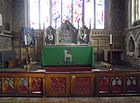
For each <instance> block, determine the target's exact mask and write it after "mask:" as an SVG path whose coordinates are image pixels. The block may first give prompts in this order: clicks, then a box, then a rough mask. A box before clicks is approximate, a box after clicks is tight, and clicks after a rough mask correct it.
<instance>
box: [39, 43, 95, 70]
mask: <svg viewBox="0 0 140 103" xmlns="http://www.w3.org/2000/svg"><path fill="white" fill-rule="evenodd" d="M41 65H42V66H43V67H50V66H86V67H92V68H94V67H95V64H94V49H93V47H91V46H62V45H60V46H48V47H44V48H42V59H41Z"/></svg>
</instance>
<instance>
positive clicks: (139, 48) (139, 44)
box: [136, 32, 140, 58]
mask: <svg viewBox="0 0 140 103" xmlns="http://www.w3.org/2000/svg"><path fill="white" fill-rule="evenodd" d="M138 34H139V35H138V37H137V41H136V44H137V48H136V56H137V57H138V58H140V32H139V33H138Z"/></svg>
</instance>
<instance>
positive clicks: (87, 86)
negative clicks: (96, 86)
mask: <svg viewBox="0 0 140 103" xmlns="http://www.w3.org/2000/svg"><path fill="white" fill-rule="evenodd" d="M92 83H93V81H92V78H91V74H72V75H71V95H72V96H92V86H93V84H92Z"/></svg>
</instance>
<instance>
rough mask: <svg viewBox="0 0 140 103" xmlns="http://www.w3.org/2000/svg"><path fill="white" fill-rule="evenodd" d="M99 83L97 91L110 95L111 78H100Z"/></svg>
mask: <svg viewBox="0 0 140 103" xmlns="http://www.w3.org/2000/svg"><path fill="white" fill-rule="evenodd" d="M97 82H98V86H97V91H98V92H99V93H109V77H100V78H98V81H97Z"/></svg>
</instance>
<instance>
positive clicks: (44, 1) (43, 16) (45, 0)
mask: <svg viewBox="0 0 140 103" xmlns="http://www.w3.org/2000/svg"><path fill="white" fill-rule="evenodd" d="M49 4H50V2H49V0H40V5H41V6H40V21H41V28H44V27H45V28H47V27H48V26H49V25H50V12H49V9H50V5H49ZM44 11H45V12H44Z"/></svg>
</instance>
